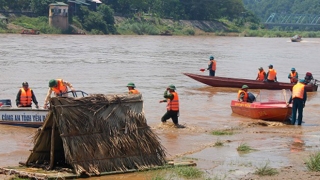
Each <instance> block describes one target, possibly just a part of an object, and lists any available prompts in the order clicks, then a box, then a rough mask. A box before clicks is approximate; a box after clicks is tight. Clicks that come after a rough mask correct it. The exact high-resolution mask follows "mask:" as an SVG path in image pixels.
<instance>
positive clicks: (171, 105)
mask: <svg viewBox="0 0 320 180" xmlns="http://www.w3.org/2000/svg"><path fill="white" fill-rule="evenodd" d="M171 94H173V99H172V100H171V99H167V110H168V111H179V96H178V93H176V92H171Z"/></svg>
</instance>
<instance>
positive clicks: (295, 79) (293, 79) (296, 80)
mask: <svg viewBox="0 0 320 180" xmlns="http://www.w3.org/2000/svg"><path fill="white" fill-rule="evenodd" d="M296 76H297V72H294V73H292V72H291V73H290V82H291V83H296V82H298V79H297V78H296Z"/></svg>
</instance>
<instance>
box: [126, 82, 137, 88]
mask: <svg viewBox="0 0 320 180" xmlns="http://www.w3.org/2000/svg"><path fill="white" fill-rule="evenodd" d="M127 87H133V88H135V87H136V85H134V83H133V82H129V83H128V85H127Z"/></svg>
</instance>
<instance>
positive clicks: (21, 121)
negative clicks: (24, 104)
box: [0, 107, 48, 127]
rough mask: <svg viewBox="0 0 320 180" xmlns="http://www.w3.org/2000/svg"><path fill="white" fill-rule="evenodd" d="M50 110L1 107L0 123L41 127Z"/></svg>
mask: <svg viewBox="0 0 320 180" xmlns="http://www.w3.org/2000/svg"><path fill="white" fill-rule="evenodd" d="M47 114H48V110H45V109H31V108H30V109H27V108H11V107H10V108H1V109H0V124H7V125H15V126H24V127H40V126H42V124H43V122H44V120H45V119H46V116H47Z"/></svg>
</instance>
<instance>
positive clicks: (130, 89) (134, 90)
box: [127, 82, 140, 94]
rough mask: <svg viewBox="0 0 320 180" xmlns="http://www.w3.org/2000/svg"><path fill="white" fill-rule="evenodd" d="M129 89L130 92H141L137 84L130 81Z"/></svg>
mask: <svg viewBox="0 0 320 180" xmlns="http://www.w3.org/2000/svg"><path fill="white" fill-rule="evenodd" d="M127 87H128V90H129V94H140V92H139V91H138V90H136V89H135V88H136V85H135V84H134V83H132V82H130V83H128V85H127Z"/></svg>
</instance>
